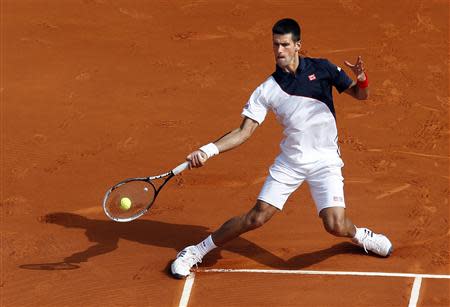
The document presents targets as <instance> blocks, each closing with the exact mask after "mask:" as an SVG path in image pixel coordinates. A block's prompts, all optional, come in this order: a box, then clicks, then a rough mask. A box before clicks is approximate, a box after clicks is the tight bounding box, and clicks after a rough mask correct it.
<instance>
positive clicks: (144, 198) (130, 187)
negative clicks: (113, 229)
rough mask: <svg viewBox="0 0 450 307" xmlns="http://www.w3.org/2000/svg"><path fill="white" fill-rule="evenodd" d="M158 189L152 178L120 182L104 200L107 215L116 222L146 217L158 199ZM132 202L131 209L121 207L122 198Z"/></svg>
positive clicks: (109, 191) (107, 193) (108, 192)
mask: <svg viewBox="0 0 450 307" xmlns="http://www.w3.org/2000/svg"><path fill="white" fill-rule="evenodd" d="M156 194H157V191H156V188H155V186H154V185H153V183H152V181H151V180H150V178H132V179H127V180H124V181H121V182H119V183H118V184H116V185H115V186H113V187H112V188H111V189H109V190H108V191H107V192H106V194H105V197H104V198H103V210H104V211H105V214H106V215H107V216H108V217H109V218H110V219H112V220H114V221H116V222H129V221H132V220H135V219H137V218H138V217H140V216H142V215H144V214H145V213H146V212H147V211H148V209H150V207H151V205H152V204H153V202H154V200H155V198H156ZM125 197H126V198H129V199H130V200H131V207H130V208H129V209H124V208H122V207H121V200H122V198H125Z"/></svg>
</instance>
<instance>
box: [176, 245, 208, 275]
mask: <svg viewBox="0 0 450 307" xmlns="http://www.w3.org/2000/svg"><path fill="white" fill-rule="evenodd" d="M201 262H202V257H201V256H200V251H199V250H198V247H197V246H195V245H191V246H188V247H186V248H185V249H183V250H182V251H181V252H179V253H178V255H177V259H175V260H174V261H173V262H172V265H171V266H170V270H171V272H172V275H173V276H174V277H176V278H185V277H187V276H188V275H189V274H190V272H191V269H192V267H193V266H194V265H196V264H197V263H201Z"/></svg>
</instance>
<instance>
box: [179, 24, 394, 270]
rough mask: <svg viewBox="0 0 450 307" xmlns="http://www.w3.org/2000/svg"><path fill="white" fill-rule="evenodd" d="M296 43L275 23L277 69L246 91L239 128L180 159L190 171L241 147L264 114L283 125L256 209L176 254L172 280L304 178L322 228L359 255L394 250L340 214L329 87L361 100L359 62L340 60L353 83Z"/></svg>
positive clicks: (260, 217) (292, 33)
mask: <svg viewBox="0 0 450 307" xmlns="http://www.w3.org/2000/svg"><path fill="white" fill-rule="evenodd" d="M300 38H301V31H300V26H299V25H298V23H297V22H296V21H295V20H293V19H282V20H279V21H278V22H277V23H276V24H275V25H274V26H273V28H272V40H273V52H274V56H275V61H276V70H275V72H274V73H273V74H272V75H271V76H269V77H268V78H267V79H266V80H265V81H264V82H263V83H262V84H261V85H260V86H258V87H257V88H256V89H255V91H254V92H253V93H252V95H251V97H250V99H249V100H248V102H247V103H246V105H245V106H244V108H243V111H242V117H243V121H242V124H241V126H240V127H239V128H237V129H235V130H233V131H231V132H230V133H228V134H226V135H225V136H223V137H222V138H220V139H219V140H218V141H216V142H214V143H209V144H207V145H205V146H202V147H201V148H200V149H198V150H196V151H194V152H192V153H191V154H189V155H188V156H187V160H188V161H189V162H190V167H201V166H203V165H204V163H205V162H206V160H207V159H209V158H211V157H213V156H215V155H217V154H219V153H220V152H224V151H227V150H230V149H233V148H235V147H237V146H239V145H241V144H242V143H244V142H245V141H246V140H247V139H248V138H249V137H250V136H251V135H252V134H253V132H254V131H255V129H256V128H257V127H258V126H259V125H261V124H262V122H263V121H264V119H265V117H266V114H267V113H268V111H272V112H274V113H275V115H276V118H277V120H278V121H279V122H280V123H281V125H282V126H283V128H284V132H283V133H284V139H283V140H282V141H281V143H280V149H281V152H280V154H279V155H278V156H277V157H276V159H275V161H274V163H273V165H272V166H271V167H270V169H269V175H268V176H267V179H266V181H265V183H264V185H263V187H262V189H261V192H260V194H259V196H258V198H257V201H256V204H255V206H254V207H253V208H252V209H251V210H250V211H249V212H247V213H246V214H243V215H240V216H236V217H233V218H231V219H229V220H228V221H227V222H225V223H224V224H223V225H222V226H221V227H220V228H219V229H218V230H216V231H215V232H213V233H212V234H211V235H210V236H208V237H207V238H206V239H205V240H203V241H202V242H200V243H199V244H197V245H191V246H188V247H186V248H185V249H183V250H182V251H181V252H179V253H178V255H177V258H176V259H175V261H173V263H172V265H171V272H172V274H173V276H175V277H177V278H183V277H186V276H188V275H189V273H190V270H191V268H192V267H193V266H194V265H195V264H197V263H199V262H201V261H202V258H203V257H204V256H205V255H206V254H207V253H208V252H209V251H211V250H212V249H214V248H216V247H217V246H222V245H223V244H225V243H226V242H228V241H230V240H232V239H234V238H236V237H238V236H239V235H241V234H243V233H245V232H247V231H250V230H253V229H256V228H258V227H260V226H262V225H263V224H264V223H266V222H267V221H268V220H269V219H270V218H271V217H272V216H273V215H274V214H275V213H277V212H278V211H280V210H282V209H283V206H284V204H285V203H286V201H287V199H288V197H289V196H290V195H291V194H292V193H293V192H294V191H295V190H296V189H297V188H298V187H299V186H300V185H301V184H302V183H303V182H304V181H307V182H308V185H309V187H310V191H311V195H312V197H313V199H314V203H315V205H316V209H317V214H318V215H319V217H320V218H321V219H322V221H323V225H324V228H325V229H326V231H328V232H329V233H330V234H332V235H335V236H339V237H348V238H350V239H352V241H353V242H354V243H356V244H357V245H359V246H361V247H363V248H364V250H365V251H366V252H367V251H371V252H373V253H375V254H378V255H380V256H384V257H387V256H389V255H390V254H391V252H392V250H393V247H392V244H391V242H390V241H389V239H388V238H387V237H386V236H384V235H381V234H376V233H374V232H372V231H371V230H369V229H367V228H358V227H356V226H355V225H354V224H353V223H352V221H351V220H350V219H349V218H348V217H347V215H346V214H345V198H344V184H343V177H342V173H341V168H342V166H343V165H344V164H343V162H342V160H341V157H340V154H339V146H338V135H337V127H336V114H335V110H334V105H333V96H332V87H333V86H334V87H335V88H336V89H337V90H338V92H339V93H342V92H344V93H346V94H349V95H350V96H352V97H354V98H356V99H360V100H365V99H367V98H368V97H369V87H368V79H367V75H366V73H365V72H364V63H363V61H362V59H361V57H358V59H357V61H356V63H355V64H351V63H349V62H347V61H346V62H345V64H346V65H347V66H348V67H349V68H350V69H351V70H352V72H353V73H354V75H355V76H356V80H357V81H353V80H352V79H351V78H350V77H349V76H348V75H347V74H346V73H345V72H344V71H343V70H342V69H341V68H340V67H338V66H336V65H334V64H332V63H330V62H329V61H328V60H326V59H314V58H307V57H300V56H299V51H300V48H301V39H300Z"/></svg>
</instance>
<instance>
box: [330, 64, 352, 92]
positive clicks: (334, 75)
mask: <svg viewBox="0 0 450 307" xmlns="http://www.w3.org/2000/svg"><path fill="white" fill-rule="evenodd" d="M327 62H328V63H327V64H328V70H329V72H330V74H331V84H332V85H333V86H334V87H335V88H336V89H337V90H338V92H339V93H342V92H343V91H345V90H346V89H348V88H349V87H350V85H352V83H353V80H352V79H351V78H350V77H349V76H348V75H347V74H346V73H345V71H344V70H343V69H342V68H340V67H339V66H336V65H334V64H333V63H331V62H330V61H327Z"/></svg>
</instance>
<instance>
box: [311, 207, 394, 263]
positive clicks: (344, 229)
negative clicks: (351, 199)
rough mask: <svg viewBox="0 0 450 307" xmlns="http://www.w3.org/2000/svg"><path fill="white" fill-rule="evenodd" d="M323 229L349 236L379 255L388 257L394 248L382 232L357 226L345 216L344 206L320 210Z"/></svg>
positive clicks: (366, 249)
mask: <svg viewBox="0 0 450 307" xmlns="http://www.w3.org/2000/svg"><path fill="white" fill-rule="evenodd" d="M319 216H320V217H321V218H322V221H323V225H324V227H325V229H326V230H327V231H328V232H329V233H331V234H332V235H335V236H338V237H348V238H351V239H352V241H353V242H354V243H356V244H357V245H359V246H361V247H362V248H364V250H365V251H366V253H367V252H368V251H371V252H373V253H375V254H377V255H379V256H383V257H388V256H389V255H390V254H391V253H392V251H393V250H394V248H393V246H392V243H391V241H389V239H388V238H387V237H386V236H385V235H382V234H377V233H374V232H373V231H372V230H370V229H367V228H357V227H356V226H355V225H354V224H353V223H352V221H351V220H350V219H349V218H348V217H346V215H345V208H342V207H331V208H325V209H323V210H322V211H320V214H319Z"/></svg>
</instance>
